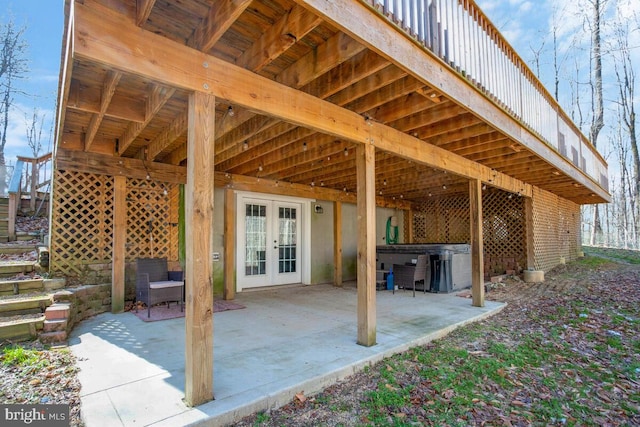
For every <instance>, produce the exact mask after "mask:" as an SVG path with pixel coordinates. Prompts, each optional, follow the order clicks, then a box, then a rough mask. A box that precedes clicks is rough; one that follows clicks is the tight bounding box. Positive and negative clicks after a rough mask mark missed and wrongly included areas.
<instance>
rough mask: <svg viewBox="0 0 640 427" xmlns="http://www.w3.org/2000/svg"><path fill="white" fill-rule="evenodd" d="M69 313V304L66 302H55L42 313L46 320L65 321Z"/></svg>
mask: <svg viewBox="0 0 640 427" xmlns="http://www.w3.org/2000/svg"><path fill="white" fill-rule="evenodd" d="M70 312H71V304H69V303H67V302H57V303H55V304H53V305H50V306H49V307H47V309H46V310H45V312H44V315H45V317H46V318H47V320H59V319H67V318H68V317H69V313H70Z"/></svg>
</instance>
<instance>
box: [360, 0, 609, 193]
mask: <svg viewBox="0 0 640 427" xmlns="http://www.w3.org/2000/svg"><path fill="white" fill-rule="evenodd" d="M362 1H364V2H366V3H367V4H369V5H370V6H372V7H374V8H375V9H376V10H378V11H380V12H381V15H383V17H385V18H386V19H387V20H389V21H390V22H391V23H393V24H394V25H395V26H396V27H397V28H399V29H401V30H403V31H404V32H405V33H406V34H407V35H409V36H410V37H412V38H414V39H415V40H417V41H418V42H419V43H420V44H422V45H423V46H424V47H425V48H427V49H429V50H430V51H431V52H433V53H434V54H435V55H437V56H438V57H440V58H441V59H442V60H443V61H445V62H446V63H447V64H449V65H450V66H451V67H452V68H453V69H454V70H455V71H457V72H458V73H459V74H461V75H462V76H463V77H465V78H466V79H467V80H468V81H469V82H470V83H471V84H472V85H474V86H475V87H476V88H477V89H478V90H479V91H481V92H482V93H484V94H485V95H486V96H487V97H489V98H490V99H492V100H493V101H494V102H495V103H496V104H497V105H499V106H500V107H501V108H502V109H503V110H504V111H506V112H507V113H508V114H510V115H511V116H512V117H514V118H515V119H517V120H518V121H519V122H520V123H522V124H523V125H525V126H526V127H527V128H528V129H529V130H530V131H532V132H533V133H534V134H536V135H537V136H538V137H539V138H540V139H541V140H542V141H544V142H545V143H546V144H547V145H549V146H551V147H553V148H554V149H555V150H556V151H557V152H558V153H559V154H561V155H562V156H564V157H565V158H566V159H567V160H569V161H570V162H571V163H573V165H574V166H575V167H577V168H579V169H581V170H582V171H583V172H585V173H586V174H587V175H589V176H590V177H591V178H593V179H594V180H595V181H596V182H598V183H599V184H600V186H602V187H603V188H604V189H605V190H607V191H608V178H607V166H606V163H605V161H604V159H603V158H602V156H601V155H600V154H599V153H598V152H597V151H596V149H595V148H594V147H593V145H592V144H591V143H590V142H589V140H588V139H587V138H586V137H585V136H584V135H583V134H582V132H581V131H580V130H579V129H578V128H577V127H576V126H575V124H574V123H573V122H572V120H571V119H570V118H569V117H568V116H567V114H566V113H565V112H564V111H563V110H562V108H560V106H559V105H558V103H557V102H556V100H555V99H554V98H553V97H552V96H551V95H550V94H549V92H548V91H547V90H546V89H545V87H544V86H543V85H542V83H541V82H540V81H539V80H538V78H537V77H536V76H535V75H534V74H533V72H532V71H531V70H530V69H529V67H528V66H527V65H526V64H525V63H524V61H523V60H522V59H521V58H520V56H519V55H518V54H517V53H516V52H515V50H514V49H513V48H512V47H511V46H510V45H509V43H508V42H507V41H506V40H505V39H504V38H503V37H502V35H501V34H500V32H499V31H498V30H497V29H496V27H495V26H494V25H493V24H492V23H491V21H490V20H489V19H488V18H487V17H486V16H485V14H484V13H483V12H482V11H481V10H480V8H479V7H478V6H477V5H476V4H475V2H474V1H473V0H362Z"/></svg>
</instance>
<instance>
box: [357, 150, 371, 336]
mask: <svg viewBox="0 0 640 427" xmlns="http://www.w3.org/2000/svg"><path fill="white" fill-rule="evenodd" d="M356 175H357V180H358V184H357V203H356V205H357V206H356V211H357V219H358V258H357V263H358V267H357V271H358V279H357V280H358V344H360V345H364V346H368V347H369V346H372V345H374V344H375V343H376V184H375V147H374V146H373V145H371V144H360V145H358V146H357V149H356Z"/></svg>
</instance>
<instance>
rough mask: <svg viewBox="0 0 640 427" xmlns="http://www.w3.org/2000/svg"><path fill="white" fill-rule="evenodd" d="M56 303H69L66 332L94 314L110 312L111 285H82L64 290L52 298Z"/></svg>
mask: <svg viewBox="0 0 640 427" xmlns="http://www.w3.org/2000/svg"><path fill="white" fill-rule="evenodd" d="M53 298H54V301H56V302H69V303H71V310H70V313H69V319H68V323H67V331H70V330H71V329H73V327H74V326H75V325H76V324H77V323H78V322H80V321H82V320H84V319H86V318H88V317H92V316H95V315H96V314H100V313H105V312H107V311H111V284H110V283H105V284H102V285H84V286H79V287H77V288H66V289H64V290H61V291H59V292H56V294H55V295H54V296H53Z"/></svg>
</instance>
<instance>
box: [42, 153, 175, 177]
mask: <svg viewBox="0 0 640 427" xmlns="http://www.w3.org/2000/svg"><path fill="white" fill-rule="evenodd" d="M55 162H56V169H59V170H71V171H76V172H85V173H95V174H98V175H110V176H126V177H128V178H135V179H146V177H147V174H148V175H149V179H151V180H154V181H160V182H170V183H175V184H184V183H185V182H186V169H185V168H184V167H180V166H173V165H167V164H164V163H151V162H143V161H142V160H138V159H130V158H127V157H120V158H118V157H113V156H111V155H105V154H96V153H86V152H83V151H75V150H66V149H64V148H58V151H57V152H56V158H55Z"/></svg>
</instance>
